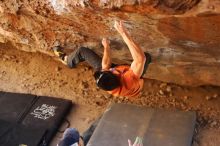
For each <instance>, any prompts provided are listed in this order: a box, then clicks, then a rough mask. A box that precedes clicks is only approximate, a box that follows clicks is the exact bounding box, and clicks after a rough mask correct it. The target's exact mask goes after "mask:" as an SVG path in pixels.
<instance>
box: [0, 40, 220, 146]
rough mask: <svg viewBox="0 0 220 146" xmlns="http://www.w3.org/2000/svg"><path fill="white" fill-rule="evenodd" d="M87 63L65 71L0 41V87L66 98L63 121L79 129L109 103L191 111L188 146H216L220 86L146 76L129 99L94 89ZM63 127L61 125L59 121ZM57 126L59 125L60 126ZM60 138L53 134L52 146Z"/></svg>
mask: <svg viewBox="0 0 220 146" xmlns="http://www.w3.org/2000/svg"><path fill="white" fill-rule="evenodd" d="M92 75H93V70H92V69H91V68H90V67H88V66H87V65H86V64H80V65H79V66H78V67H77V69H69V68H67V67H66V66H64V65H63V64H61V63H60V62H58V61H56V60H54V58H52V57H48V56H46V55H43V54H40V53H27V52H23V51H19V50H16V49H13V48H12V47H10V45H8V44H7V45H3V44H1V45H0V91H9V92H19V93H31V94H37V95H46V96H53V97H60V98H65V99H70V100H72V101H73V103H75V104H74V107H73V108H72V110H71V112H70V114H69V115H68V117H67V119H68V120H69V121H70V123H71V127H76V128H77V129H79V131H80V132H83V131H84V130H85V129H86V128H87V127H88V126H89V125H90V124H91V123H92V122H93V121H94V120H95V119H96V118H98V117H99V116H100V115H101V114H102V113H103V112H104V110H105V108H106V107H107V106H108V105H110V104H112V103H118V102H119V103H121V102H123V103H132V104H137V105H143V106H147V107H156V108H162V109H181V110H185V111H189V110H193V111H196V113H197V124H196V127H197V128H196V130H195V134H194V140H193V146H219V145H220V139H219V137H220V87H213V86H202V87H186V86H180V85H175V84H170V83H163V82H160V81H156V80H150V79H145V85H144V90H143V93H142V96H141V97H140V98H138V99H136V100H134V101H128V100H127V99H126V98H121V97H117V98H115V97H112V96H111V95H109V94H107V93H106V92H105V91H102V90H99V89H98V88H97V87H96V85H95V82H94V79H93V77H92ZM63 127H65V123H64V125H63ZM61 129H62V127H61ZM61 136H62V133H57V135H56V136H55V138H54V139H53V141H52V143H51V146H55V145H56V142H57V141H58V140H59V138H60V137H61Z"/></svg>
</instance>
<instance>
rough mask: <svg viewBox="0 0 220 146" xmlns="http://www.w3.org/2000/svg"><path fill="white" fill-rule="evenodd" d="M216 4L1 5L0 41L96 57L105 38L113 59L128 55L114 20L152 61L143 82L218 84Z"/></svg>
mask: <svg viewBox="0 0 220 146" xmlns="http://www.w3.org/2000/svg"><path fill="white" fill-rule="evenodd" d="M219 12H220V2H219V1H218V0H210V1H209V0H123V1H122V0H74V1H72V0H45V1H40V0H31V1H29V0H10V1H6V0H3V1H1V2H0V20H1V21H0V42H2V43H5V42H11V43H12V45H13V46H15V47H16V48H18V49H22V50H25V51H40V52H42V53H47V54H48V55H52V52H51V50H50V49H51V47H53V46H56V45H62V46H65V47H66V48H67V49H66V50H67V51H68V50H72V49H75V48H77V47H79V46H82V45H83V46H88V47H90V48H91V49H94V50H95V51H96V52H97V53H99V54H102V51H103V49H102V46H101V43H100V42H101V39H102V37H109V38H110V39H111V42H112V43H111V47H112V57H113V60H114V61H116V62H120V63H130V62H131V59H132V58H131V55H130V53H129V51H128V49H127V47H126V45H125V44H124V43H123V40H122V38H121V37H120V35H119V34H118V33H117V32H116V31H115V30H114V29H113V23H114V20H119V19H121V20H124V24H125V26H126V28H127V29H128V30H129V31H130V34H131V35H132V36H133V37H134V39H135V40H136V42H137V43H138V44H140V46H141V47H142V49H143V50H144V51H149V52H150V53H151V54H152V56H153V63H152V64H151V65H150V67H149V70H148V72H147V74H146V75H145V77H148V78H151V79H158V80H162V81H166V82H173V83H177V84H183V85H192V86H197V85H205V84H211V85H220V75H219V71H220V15H219Z"/></svg>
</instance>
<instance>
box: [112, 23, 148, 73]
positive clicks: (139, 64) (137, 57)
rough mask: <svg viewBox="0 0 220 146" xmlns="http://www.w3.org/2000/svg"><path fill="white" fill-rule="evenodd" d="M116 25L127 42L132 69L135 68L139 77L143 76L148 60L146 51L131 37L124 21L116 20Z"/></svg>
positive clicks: (134, 70)
mask: <svg viewBox="0 0 220 146" xmlns="http://www.w3.org/2000/svg"><path fill="white" fill-rule="evenodd" d="M114 27H115V28H116V30H117V31H118V32H119V33H120V34H121V36H122V38H123V40H124V41H125V43H126V44H127V46H128V48H129V50H130V52H131V55H132V58H133V62H132V63H131V69H132V70H133V72H134V74H135V75H137V76H138V77H141V75H142V73H143V70H144V64H145V61H146V57H145V55H144V52H143V51H142V49H141V48H140V47H139V46H138V45H137V44H136V43H135V42H134V40H133V39H132V38H131V36H130V35H129V34H128V32H127V30H126V29H125V27H124V26H123V23H122V21H120V22H117V21H115V25H114Z"/></svg>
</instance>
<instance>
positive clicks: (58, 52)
mask: <svg viewBox="0 0 220 146" xmlns="http://www.w3.org/2000/svg"><path fill="white" fill-rule="evenodd" d="M53 52H54V54H55V55H56V56H58V57H59V58H60V59H61V60H63V61H64V59H65V56H66V53H64V52H63V48H62V47H60V46H55V47H53Z"/></svg>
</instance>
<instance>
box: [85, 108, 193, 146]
mask: <svg viewBox="0 0 220 146" xmlns="http://www.w3.org/2000/svg"><path fill="white" fill-rule="evenodd" d="M195 121H196V114H195V112H183V111H169V110H160V109H153V108H146V107H138V106H134V105H125V104H115V105H113V106H112V107H111V108H109V109H108V110H107V111H106V112H105V113H104V115H103V116H102V118H101V120H100V122H99V123H98V125H97V127H96V129H95V131H94V133H93V135H92V137H91V138H90V140H89V142H88V144H87V146H126V145H128V142H127V141H128V139H131V140H132V141H134V139H135V138H136V136H140V137H142V138H143V145H144V146H190V145H191V142H192V137H193V132H194V126H195Z"/></svg>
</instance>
